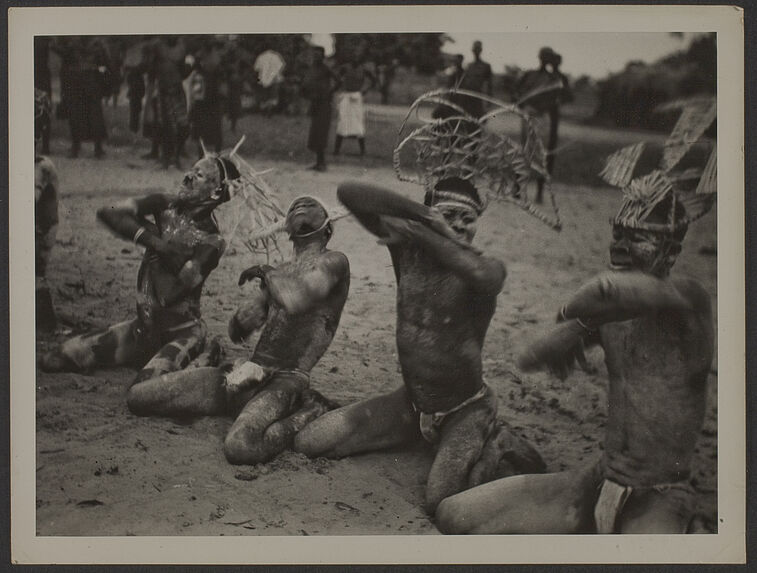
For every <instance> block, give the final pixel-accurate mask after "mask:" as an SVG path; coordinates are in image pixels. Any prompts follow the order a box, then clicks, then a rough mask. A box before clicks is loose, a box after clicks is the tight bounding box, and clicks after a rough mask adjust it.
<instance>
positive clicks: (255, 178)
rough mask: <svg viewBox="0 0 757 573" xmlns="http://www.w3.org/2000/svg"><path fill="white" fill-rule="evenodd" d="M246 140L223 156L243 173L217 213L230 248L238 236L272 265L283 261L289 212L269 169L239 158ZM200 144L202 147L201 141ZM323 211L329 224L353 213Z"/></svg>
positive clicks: (329, 209) (230, 185)
mask: <svg viewBox="0 0 757 573" xmlns="http://www.w3.org/2000/svg"><path fill="white" fill-rule="evenodd" d="M244 140H245V137H244V136H242V138H241V139H240V140H239V142H238V143H237V144H236V145H235V146H234V148H233V149H232V150H231V151H230V152H229V153H228V154H226V153H222V154H221V156H222V157H226V158H228V160H229V161H231V162H232V163H234V165H235V166H236V168H237V170H238V171H239V173H240V176H239V177H238V178H237V179H231V180H228V186H229V194H230V196H231V199H230V201H229V202H228V203H226V205H224V206H222V207H221V208H220V209H217V210H216V211H217V212H218V211H219V210H220V211H221V213H220V215H221V218H222V219H224V220H225V221H224V224H223V225H222V227H223V228H224V229H227V230H226V231H225V232H224V233H223V234H224V239H225V240H226V244H227V245H229V246H231V244H232V242H233V241H234V240H235V238H236V237H237V236H238V237H239V240H240V241H241V243H242V244H243V245H244V246H245V247H246V248H247V249H248V250H249V251H250V252H251V253H253V254H256V255H261V254H265V256H266V261H267V262H270V260H271V258H272V257H274V258H278V259H283V258H284V255H283V253H282V252H281V248H280V246H279V237H280V235H281V234H282V233H284V232H285V230H286V229H285V225H286V211H284V210H283V209H282V208H281V206H280V205H279V202H278V200H277V198H276V195H277V194H276V192H275V191H274V190H273V189H272V188H271V187H270V186H269V185H268V183H267V182H266V181H265V179H263V175H265V174H266V173H268V170H266V171H256V170H255V169H254V168H253V167H252V166H251V165H250V164H249V163H248V162H247V161H245V160H244V158H242V157H241V156H240V155H239V153H238V151H239V148H240V147H241V146H242V143H244ZM200 144H201V145H202V141H201V142H200ZM202 149H203V153H204V154H205V156H206V157H215V155H214V154H210V153H208V152H207V151H206V149H205V147H204V146H203V147H202ZM324 209H326V211H327V212H328V213H329V221H330V222H333V221H336V220H337V219H341V218H342V217H346V216H347V215H349V214H350V213H349V211H347V209H345V208H343V207H341V206H340V207H334V208H327V207H326V206H324Z"/></svg>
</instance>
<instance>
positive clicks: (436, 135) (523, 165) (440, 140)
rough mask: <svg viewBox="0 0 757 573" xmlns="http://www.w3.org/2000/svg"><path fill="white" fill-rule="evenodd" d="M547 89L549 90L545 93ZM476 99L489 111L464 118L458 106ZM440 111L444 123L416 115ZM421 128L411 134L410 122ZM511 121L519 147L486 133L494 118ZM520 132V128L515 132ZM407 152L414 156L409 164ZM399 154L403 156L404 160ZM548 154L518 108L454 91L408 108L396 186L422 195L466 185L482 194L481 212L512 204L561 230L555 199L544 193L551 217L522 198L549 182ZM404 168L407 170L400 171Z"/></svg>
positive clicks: (490, 131)
mask: <svg viewBox="0 0 757 573" xmlns="http://www.w3.org/2000/svg"><path fill="white" fill-rule="evenodd" d="M550 89H551V88H550ZM461 98H470V99H474V100H475V99H478V100H482V101H483V102H486V103H488V104H490V105H491V106H492V109H491V111H489V112H487V113H485V114H484V115H482V116H481V117H475V116H473V115H471V114H470V113H468V112H467V111H466V110H465V109H464V108H463V107H462V106H461V105H460V104H459V103H458V102H459V101H460V100H461ZM429 104H431V105H435V106H444V107H445V108H447V109H449V110H451V112H450V115H449V116H448V117H443V118H431V119H428V118H424V117H422V116H421V115H420V114H419V110H420V109H421V108H422V107H424V106H428V105H429ZM413 114H415V117H416V118H417V119H418V120H419V121H420V123H421V125H420V126H419V127H416V128H411V126H410V123H411V116H413ZM498 116H501V117H502V118H507V117H511V118H512V117H515V118H516V119H518V120H519V123H521V124H522V129H523V135H524V137H523V138H522V141H520V142H519V141H516V140H515V139H513V138H512V137H510V136H508V135H507V134H505V133H504V132H503V131H502V130H496V131H495V129H494V128H493V127H490V126H491V125H492V123H493V122H490V120H492V119H493V118H495V117H498ZM519 127H521V126H519ZM407 149H410V150H411V151H412V152H413V153H412V155H410V157H411V158H408V155H409V154H408V153H407ZM403 151H405V154H404V159H403ZM546 158H547V153H546V150H545V148H544V145H543V143H542V141H541V139H540V138H539V135H538V133H537V130H536V125H535V121H534V120H533V119H532V118H531V117H530V116H529V114H528V113H526V112H525V111H524V110H522V109H520V108H519V107H518V105H517V104H506V103H504V102H501V101H499V100H496V99H493V98H490V97H487V96H484V95H483V94H481V93H478V92H472V91H468V90H462V89H458V88H454V89H444V90H436V91H433V92H429V93H427V94H424V95H422V96H421V97H419V98H418V99H417V100H415V102H413V104H412V105H411V106H410V110H409V111H408V113H407V115H406V117H405V120H404V121H403V123H402V127H401V128H400V131H399V133H398V135H397V143H396V145H395V149H394V155H393V160H394V169H395V171H396V172H397V177H398V178H399V179H400V180H401V181H410V182H413V183H417V184H420V185H423V187H424V188H425V190H426V193H427V194H431V195H433V194H434V193H435V192H436V185H437V183H439V182H441V181H445V180H450V179H454V178H458V179H461V180H463V181H469V182H470V183H471V184H473V185H474V186H475V187H476V188H477V189H478V190H479V191H480V192H482V195H483V196H482V199H483V205H482V209H483V207H485V206H486V204H487V202H488V201H489V200H492V199H493V200H500V201H505V202H509V203H514V204H515V205H517V206H519V207H520V208H522V209H524V210H525V211H527V212H528V213H530V214H531V215H533V216H534V217H536V218H538V219H539V220H540V221H542V222H544V223H546V224H547V225H549V226H550V227H552V228H553V229H555V230H560V228H561V227H562V225H561V222H560V217H559V213H558V211H557V205H556V203H555V199H554V195H553V194H552V192H551V190H550V189H549V188H548V187H547V190H546V191H547V195H548V201H549V205H550V207H551V210H552V212H551V213H545V212H542V211H541V210H539V209H538V208H537V207H536V206H535V205H534V204H533V203H532V202H531V201H530V200H529V199H528V196H527V193H526V190H527V189H526V188H527V186H528V184H529V183H530V182H532V181H534V180H537V179H539V178H542V179H544V180H545V181H548V180H549V175H548V173H547V169H546ZM403 163H405V165H404V167H408V164H410V168H409V169H407V170H406V169H403Z"/></svg>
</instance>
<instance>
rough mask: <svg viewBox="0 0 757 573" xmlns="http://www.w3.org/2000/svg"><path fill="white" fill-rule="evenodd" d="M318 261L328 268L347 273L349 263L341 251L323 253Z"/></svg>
mask: <svg viewBox="0 0 757 573" xmlns="http://www.w3.org/2000/svg"><path fill="white" fill-rule="evenodd" d="M320 261H321V263H323V264H325V265H327V266H328V267H330V268H332V269H335V270H340V271H342V272H344V271H347V272H349V269H350V261H349V259H348V258H347V255H345V254H344V253H343V252H341V251H324V252H323V253H322V254H321V257H320Z"/></svg>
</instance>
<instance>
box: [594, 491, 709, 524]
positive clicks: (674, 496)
mask: <svg viewBox="0 0 757 573" xmlns="http://www.w3.org/2000/svg"><path fill="white" fill-rule="evenodd" d="M597 489H598V496H597V501H596V503H595V504H594V523H595V526H596V532H597V533H600V534H609V533H617V522H618V518H619V517H620V516H621V515H622V513H623V508H624V507H625V505H626V503H627V502H628V500H629V499H631V498H632V497H634V498H642V497H646V496H649V495H657V496H662V497H661V499H660V500H659V501H658V502H657V503H660V502H661V501H664V502H665V503H666V504H668V505H670V506H671V510H673V511H675V512H676V513H678V514H679V515H680V516H681V517H682V522H683V523H686V524H688V523H689V521H690V520H691V518H692V517H693V516H694V504H695V495H696V493H695V491H694V488H693V487H692V486H691V484H690V483H689V482H688V481H680V482H670V483H662V484H656V485H652V486H644V487H632V486H628V485H621V484H619V483H617V482H615V481H613V480H611V479H609V478H604V479H602V481H601V482H600V483H599V486H598V488H597ZM681 533H686V531H681Z"/></svg>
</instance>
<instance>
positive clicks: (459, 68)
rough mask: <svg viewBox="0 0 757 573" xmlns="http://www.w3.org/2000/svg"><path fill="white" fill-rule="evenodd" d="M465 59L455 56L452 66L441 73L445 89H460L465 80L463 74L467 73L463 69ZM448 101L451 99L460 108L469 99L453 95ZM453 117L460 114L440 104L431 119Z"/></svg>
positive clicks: (459, 55)
mask: <svg viewBox="0 0 757 573" xmlns="http://www.w3.org/2000/svg"><path fill="white" fill-rule="evenodd" d="M464 59H465V58H464V56H463V55H462V54H455V56H454V59H453V60H452V64H450V65H449V66H447V67H446V68H444V70H443V71H442V73H441V80H442V82H443V84H444V87H446V88H449V89H455V88H459V87H460V83H461V82H462V79H463V74H464V73H465V69H464V68H463V60H464ZM447 99H449V100H450V101H451V102H453V103H456V104H457V105H459V106H460V107H463V99H467V98H463V96H461V95H460V94H451V95H450V96H449V97H448V98H447ZM453 115H459V112H458V111H456V110H455V109H453V108H451V107H449V106H447V105H444V104H439V105H437V106H436V107H435V108H434V111H433V112H432V114H431V117H433V118H434V119H445V118H447V117H450V116H453Z"/></svg>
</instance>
